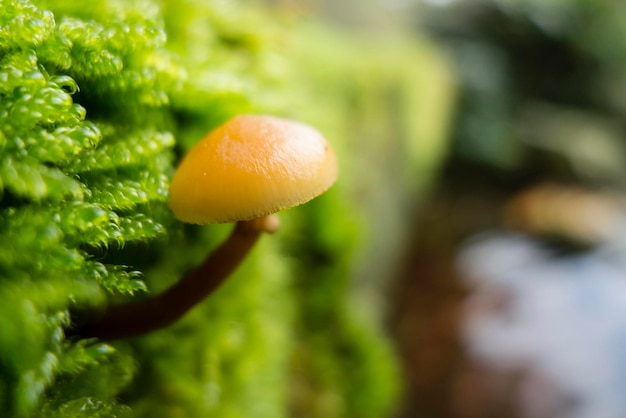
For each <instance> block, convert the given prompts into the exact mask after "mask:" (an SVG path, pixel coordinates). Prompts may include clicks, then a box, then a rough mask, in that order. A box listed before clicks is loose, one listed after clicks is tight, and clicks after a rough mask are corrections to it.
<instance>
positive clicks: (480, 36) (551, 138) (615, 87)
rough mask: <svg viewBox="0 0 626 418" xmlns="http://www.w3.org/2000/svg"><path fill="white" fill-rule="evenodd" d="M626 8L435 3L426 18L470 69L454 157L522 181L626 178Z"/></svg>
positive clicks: (595, 3) (600, 0) (619, 183)
mask: <svg viewBox="0 0 626 418" xmlns="http://www.w3.org/2000/svg"><path fill="white" fill-rule="evenodd" d="M625 13H626V4H624V3H623V2H614V1H611V0H559V1H550V2H544V1H539V0H522V1H520V0H481V1H476V2H469V1H456V2H450V4H449V5H447V6H441V7H431V8H429V9H427V12H425V13H424V15H423V22H427V25H429V26H430V27H431V28H432V30H433V33H435V34H436V35H437V37H438V38H439V39H440V40H442V41H443V42H445V44H446V45H447V47H449V48H450V50H451V51H452V52H453V54H454V55H455V57H456V61H457V65H458V68H459V69H460V75H461V79H462V90H463V95H462V103H461V111H460V112H459V113H458V115H459V117H458V124H457V126H458V128H457V130H456V132H455V135H454V141H453V152H454V155H456V156H457V157H458V159H455V160H454V162H452V161H451V164H454V165H456V166H457V167H458V169H459V172H461V171H464V170H465V171H466V169H467V167H468V165H470V166H471V165H473V166H478V165H480V166H482V167H483V169H487V170H491V172H495V173H498V174H499V175H500V177H501V178H502V179H504V178H508V179H509V180H513V185H514V186H520V185H521V186H523V185H524V184H528V183H532V182H533V181H536V180H538V178H549V179H553V180H559V181H568V182H570V181H574V182H582V183H586V184H588V185H601V186H607V185H608V186H616V187H623V186H624V179H625V178H626V169H625V167H626V149H625V148H626V145H625V143H624V138H625V137H626V136H625V132H624V124H623V121H624V118H625V116H626V102H625V101H624V97H626V95H625V94H624V93H625V92H624V85H626V84H625V83H624V81H625V80H624V67H623V63H624V58H626V37H625V36H624V31H625V29H624V24H623V16H624V14H625ZM463 167H465V168H463Z"/></svg>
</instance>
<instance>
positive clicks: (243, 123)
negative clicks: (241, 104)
mask: <svg viewBox="0 0 626 418" xmlns="http://www.w3.org/2000/svg"><path fill="white" fill-rule="evenodd" d="M337 171H338V170H337V159H336V156H335V153H334V152H333V150H332V149H331V148H330V146H329V145H328V143H327V142H326V140H325V139H324V137H323V136H322V135H321V134H320V133H319V132H318V131H317V130H315V129H314V128H312V127H310V126H308V125H305V124H302V123H299V122H295V121H291V120H287V119H281V118H277V117H272V116H253V115H241V116H236V117H234V118H232V119H230V120H229V121H228V122H226V123H225V124H223V125H222V126H220V127H219V128H217V129H216V130H214V131H213V132H211V133H209V134H208V135H207V136H206V137H205V138H204V139H203V140H202V141H200V142H199V143H198V144H197V145H196V146H195V147H193V148H192V149H191V151H189V153H188V154H187V155H186V156H185V158H184V159H183V161H182V162H181V164H180V166H179V167H178V169H177V170H176V173H175V174H174V178H173V179H172V183H171V185H170V196H169V205H170V208H171V209H172V211H173V212H174V215H175V216H176V217H177V218H178V219H180V220H182V221H184V222H189V223H196V224H207V223H223V222H234V221H240V220H250V219H254V218H259V217H262V216H266V215H269V214H271V213H274V212H277V211H279V210H281V209H286V208H290V207H293V206H297V205H300V204H302V203H305V202H307V201H309V200H311V199H313V198H314V197H316V196H318V195H320V194H322V193H323V192H324V191H326V190H327V189H328V188H329V187H330V186H331V185H332V184H333V183H334V182H335V180H336V179H337Z"/></svg>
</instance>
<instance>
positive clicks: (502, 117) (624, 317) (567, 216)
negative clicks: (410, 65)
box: [333, 0, 626, 418]
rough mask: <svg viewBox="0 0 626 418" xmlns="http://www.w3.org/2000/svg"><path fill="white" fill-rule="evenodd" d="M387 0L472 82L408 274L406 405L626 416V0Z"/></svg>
mask: <svg viewBox="0 0 626 418" xmlns="http://www.w3.org/2000/svg"><path fill="white" fill-rule="evenodd" d="M383 3H384V4H383ZM379 6H380V7H382V8H384V9H385V10H386V12H387V13H388V14H387V15H386V16H387V18H389V19H391V21H394V22H398V23H397V24H398V25H407V26H408V27H410V28H412V29H413V30H414V31H415V32H416V33H418V34H419V36H426V37H428V38H429V39H431V40H432V41H434V42H435V44H436V45H437V47H438V48H440V49H441V50H442V51H445V54H446V56H447V57H448V58H449V62H450V63H451V66H452V68H453V71H454V73H455V75H456V77H457V79H456V82H455V85H456V87H457V89H458V90H457V101H456V103H455V112H454V116H453V117H452V118H451V122H450V135H449V143H448V144H449V145H448V148H447V151H446V155H445V157H443V159H442V166H441V171H440V172H439V175H438V176H437V177H436V179H435V180H434V181H433V182H432V184H431V186H430V188H429V190H428V191H427V192H425V193H424V194H423V195H422V198H421V199H420V203H419V204H418V205H417V207H416V210H415V211H414V216H413V218H412V222H411V226H412V233H411V238H410V240H409V241H410V243H409V244H408V246H407V250H406V252H405V253H404V262H403V263H401V264H400V265H401V267H400V268H399V269H398V271H397V275H396V276H395V279H394V280H393V285H392V286H391V290H390V305H389V312H388V317H387V324H388V327H389V329H390V331H391V333H392V335H393V338H394V339H395V342H396V344H397V349H398V350H399V353H400V356H401V359H402V371H403V375H404V377H405V381H406V383H407V387H406V391H405V396H404V400H403V402H402V407H401V411H400V413H399V415H398V416H399V417H406V418H409V417H467V418H470V417H472V418H473V417H525V418H526V417H533V418H535V417H537V418H539V417H543V418H548V417H580V418H583V417H588V418H591V417H607V418H608V417H623V416H626V401H624V397H623V392H624V390H625V383H626V362H625V361H624V359H625V358H626V303H625V302H626V252H625V251H626V246H625V245H624V244H625V235H624V185H625V180H626V175H625V174H626V173H625V170H626V150H625V145H626V141H625V139H624V138H625V136H624V134H625V132H624V128H625V124H624V120H625V118H624V116H625V112H626V107H625V104H626V102H625V100H624V98H625V97H626V94H625V90H624V89H625V86H626V83H625V81H626V80H625V79H624V77H625V74H626V67H625V65H626V59H625V58H626V36H625V35H626V33H625V31H626V20H625V19H626V5H625V4H624V3H622V2H614V1H610V0H608V1H603V0H582V1H579V0H554V1H543V0H480V1H479V0H472V1H469V0H466V1H463V0H457V1H455V0H430V1H428V0H424V1H422V2H418V1H393V2H379ZM333 13H338V14H339V15H341V16H342V18H343V19H346V15H349V13H348V14H344V13H343V12H342V11H337V10H333ZM379 15H380V14H379ZM390 16H391V17H390ZM370 18H371V16H370ZM364 19H365V17H364ZM369 22H370V23H369V24H371V22H372V20H369ZM388 23H389V20H387V21H386V24H388Z"/></svg>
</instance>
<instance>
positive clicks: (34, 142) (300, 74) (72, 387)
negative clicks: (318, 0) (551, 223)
mask: <svg viewBox="0 0 626 418" xmlns="http://www.w3.org/2000/svg"><path fill="white" fill-rule="evenodd" d="M331 41H332V42H331ZM391 44H392V43H389V44H387V45H391ZM323 45H329V47H327V48H326V47H322V46H323ZM330 45H332V47H330ZM384 45H385V44H384V43H376V44H375V46H374V47H373V48H372V46H370V45H369V41H367V40H365V41H364V40H358V39H353V38H350V36H348V35H346V34H344V33H341V32H337V31H331V30H329V29H327V28H325V27H323V26H319V25H313V26H311V25H308V24H307V25H305V24H304V23H303V24H302V25H294V24H293V22H291V23H290V22H289V21H288V20H283V19H282V18H281V17H279V15H278V13H277V12H273V13H272V12H269V11H267V10H264V9H261V8H258V7H256V6H253V5H251V4H249V3H244V2H204V1H194V0H185V1H165V0H163V1H161V2H150V1H121V0H120V1H113V0H96V1H93V2H90V4H89V6H88V7H85V5H84V2H82V1H67V0H63V1H61V0H58V1H53V0H50V1H43V0H42V1H36V2H33V3H31V2H28V1H25V0H21V1H20V0H7V1H5V2H4V3H3V7H2V8H0V192H1V193H2V194H1V197H0V241H1V242H2V243H3V244H2V246H0V315H1V316H2V318H10V320H8V319H7V320H4V321H3V324H2V326H1V327H0V410H2V411H3V413H5V414H6V416H10V417H35V416H37V417H39V416H50V417H81V416H85V417H87V416H89V417H94V416H98V417H113V416H138V417H140V416H145V417H152V416H167V417H177V416H180V417H191V416H219V417H220V418H227V417H242V416H245V417H259V418H273V417H277V418H278V417H286V416H288V415H290V414H291V415H294V416H299V417H307V416H310V417H325V418H326V417H360V418H362V417H382V416H387V414H388V413H389V411H390V410H391V408H392V405H393V402H394V399H395V396H396V395H397V393H398V375H397V370H396V365H395V362H394V360H393V354H392V349H391V346H390V344H389V342H388V341H387V340H386V339H385V337H384V335H383V333H382V332H381V326H380V323H379V320H380V315H379V313H380V306H379V305H378V304H376V305H374V307H373V308H372V309H373V310H375V311H376V312H377V313H376V314H374V315H371V316H369V315H368V316H366V315H363V314H362V312H361V311H359V309H358V305H357V304H355V303H354V298H355V289H361V288H362V287H363V282H362V279H363V277H364V276H363V275H362V274H361V273H362V271H361V269H359V268H357V266H356V262H357V260H363V256H364V254H367V253H368V251H369V252H371V251H372V248H374V249H375V247H372V246H371V245H370V246H368V245H363V244H362V243H363V241H368V242H369V241H370V238H371V234H377V238H378V239H380V240H381V242H384V243H389V242H393V241H394V239H395V238H394V237H395V233H396V231H397V228H396V229H394V228H387V227H386V226H385V225H387V226H389V225H390V224H388V223H385V224H380V225H381V226H376V225H378V224H376V225H374V224H373V220H374V219H376V218H377V217H378V216H379V215H380V212H382V211H386V210H388V209H389V208H396V207H397V206H402V205H404V203H406V200H405V199H404V198H395V199H391V200H388V201H387V202H388V203H387V204H386V205H387V206H382V207H379V206H377V205H376V204H375V203H376V196H375V194H372V193H371V191H370V189H368V188H367V184H368V182H370V181H371V180H372V179H373V182H375V183H379V184H382V185H383V186H385V190H388V191H389V196H392V197H394V196H399V195H402V194H404V193H406V192H407V191H409V190H411V188H412V187H415V182H414V181H413V180H412V178H413V177H412V176H413V175H415V173H416V172H417V171H414V169H415V168H416V164H424V165H426V162H425V161H427V162H428V164H429V165H428V169H429V170H432V169H433V167H434V166H435V165H434V164H433V162H434V161H435V160H436V159H437V158H438V152H439V151H438V150H439V149H440V144H441V142H442V136H443V133H442V132H441V131H437V129H440V125H437V123H433V128H432V130H431V131H429V130H428V129H424V128H420V127H417V126H415V124H414V122H413V119H412V116H413V115H412V113H411V111H410V110H409V109H411V108H412V107H414V106H418V107H419V106H422V107H424V105H423V104H419V103H418V102H419V100H418V96H419V95H417V94H416V93H407V92H408V90H406V89H405V88H407V87H410V88H411V90H410V91H411V92H412V91H413V90H412V89H413V88H417V86H418V85H423V84H421V83H419V82H418V81H416V80H415V79H414V78H413V77H411V76H410V71H409V70H407V68H408V66H410V65H414V64H415V65H417V64H419V63H420V62H421V61H425V62H433V61H434V62H438V61H437V60H438V58H436V57H434V55H433V54H432V53H428V54H424V55H420V52H418V51H416V50H414V49H412V47H409V46H402V47H400V48H399V49H398V50H395V52H393V53H389V52H388V51H387V52H385V53H383V52H382V51H386V50H387V48H385V47H384ZM403 45H405V44H403ZM407 45H408V44H407ZM405 54H406V56H405ZM381 57H382V58H381ZM407 57H410V58H407ZM381 61H387V62H396V63H397V64H398V65H400V67H399V68H400V69H397V68H398V67H397V66H395V65H383V64H381ZM318 62H323V63H324V65H316V63H318ZM432 68H435V69H436V70H433V71H434V72H439V70H440V69H441V68H442V67H441V66H439V67H438V66H437V64H433V65H432ZM440 80H442V81H440V84H441V85H445V84H446V80H445V77H440ZM444 91H446V90H444ZM435 93H438V92H437V91H435ZM435 93H432V94H435ZM381 98H382V99H383V100H382V101H381ZM420 103H421V102H420ZM440 108H441V109H443V108H445V101H444V102H443V103H442V104H441V105H440ZM244 112H259V113H261V112H262V113H276V114H280V115H283V116H288V117H294V118H297V119H301V120H304V121H307V122H309V123H312V124H314V125H315V126H318V127H319V128H320V129H321V130H322V131H323V132H325V133H326V134H327V136H328V137H329V139H330V141H331V142H332V143H333V145H335V147H336V148H337V150H338V153H339V155H340V160H341V164H342V179H341V181H340V183H339V184H338V185H337V186H336V187H335V188H334V189H333V190H332V191H331V192H330V193H328V194H326V195H324V196H323V197H322V198H319V199H318V200H315V201H314V202H311V203H310V204H309V205H307V206H304V207H303V208H299V209H297V210H293V211H291V212H287V213H285V214H284V215H283V220H284V227H283V230H282V231H281V233H280V234H279V235H278V236H276V237H265V238H264V239H263V240H262V242H261V244H260V245H259V246H258V247H257V248H256V249H255V250H254V252H253V254H252V255H251V256H250V257H249V258H248V259H247V260H246V261H245V263H244V264H243V266H241V268H240V269H239V270H238V271H237V272H236V274H235V275H233V277H232V278H231V279H229V281H228V282H227V283H226V284H225V285H224V286H223V287H222V288H221V289H219V291H218V292H216V294H215V295H213V296H212V297H211V298H210V299H209V300H208V301H206V302H205V303H203V304H202V305H201V306H199V307H198V308H196V309H194V310H193V311H192V312H191V313H190V314H189V315H187V316H186V317H185V318H184V319H183V320H181V321H180V322H179V323H177V324H175V325H173V326H171V327H169V328H167V329H164V330H161V331H158V332H155V333H153V334H151V335H148V336H145V337H142V338H137V339H133V340H131V341H126V342H117V343H114V344H113V343H104V342H99V341H97V340H80V339H76V338H70V339H68V338H65V334H64V329H65V328H66V327H67V326H68V324H69V323H70V318H69V315H70V311H72V312H76V313H80V312H82V311H84V310H86V309H93V308H97V307H99V306H101V305H102V304H103V303H104V300H105V298H109V299H112V300H124V299H128V298H134V297H144V296H145V293H146V292H158V291H160V290H162V289H164V288H166V287H167V286H169V285H170V284H172V283H174V282H175V281H177V280H178V279H179V278H180V277H181V275H183V274H184V272H185V271H187V270H189V269H190V268H192V267H193V266H194V265H197V264H198V263H199V262H200V260H202V258H203V257H204V256H205V255H206V254H207V252H208V251H209V250H210V248H212V247H214V246H215V245H216V244H217V243H218V242H219V241H220V240H221V239H222V238H223V237H224V236H225V234H226V233H227V232H228V229H229V227H228V226H212V227H196V226H185V225H182V224H181V223H179V222H177V221H176V220H174V219H173V217H172V215H171V214H170V212H169V210H168V209H167V207H166V199H167V188H168V182H169V179H170V177H171V174H172V172H173V168H174V165H175V162H176V161H177V159H178V158H179V157H180V155H181V154H182V153H184V152H185V150H187V149H188V148H189V147H190V146H192V145H193V144H194V143H195V142H197V141H198V140H199V139H200V138H201V137H202V136H203V135H204V134H206V132H207V131H208V130H210V129H211V128H213V127H215V126H217V125H218V124H219V123H221V122H223V121H224V120H225V119H227V118H229V117H230V116H232V115H235V114H237V113H244ZM433 117H434V116H433ZM420 120H421V119H420ZM441 120H442V121H443V120H445V117H441ZM415 136H420V137H422V136H423V137H425V138H426V143H427V144H430V145H428V146H426V147H425V148H423V147H422V145H421V144H423V143H424V142H422V141H419V142H413V140H414V137H415ZM407 147H408V149H410V151H409V152H408V153H407V155H408V156H409V158H406V157H404V156H403V155H404V154H405V153H404V150H405V149H407ZM428 151H432V152H430V153H428ZM374 155H378V156H380V155H385V158H384V159H383V160H382V161H376V160H375V159H372V156H374ZM423 155H430V156H431V157H428V158H426V157H423ZM398 157H402V158H400V159H399V160H395V159H396V158H398ZM394 161H400V164H402V165H404V164H407V165H408V166H411V167H412V169H411V170H410V172H404V173H402V176H401V177H398V176H396V174H397V172H396V171H394V170H391V169H390V167H391V166H392V165H393V164H394ZM364 162H365V163H367V164H377V168H378V169H379V170H378V171H377V170H369V169H368V170H367V171H368V172H370V175H374V174H373V173H375V172H378V173H379V174H380V175H378V176H376V175H374V177H367V178H359V177H358V176H357V175H356V173H357V171H361V172H362V170H361V169H359V170H355V169H356V168H357V167H358V166H359V165H362V164H363V163H364ZM397 179H401V181H395V182H394V180H397ZM392 184H393V187H387V186H391V185H392ZM364 191H365V193H364ZM363 197H365V200H362V198H363ZM372 207H374V208H378V209H376V210H369V209H367V208H372ZM394 210H395V209H394ZM396 213H400V214H401V213H402V212H396ZM400 218H401V217H400ZM398 222H400V221H398ZM393 225H396V226H397V225H398V223H396V224H393ZM359 257H360V258H359ZM373 264H374V263H369V264H367V263H364V265H366V266H373ZM374 271H377V272H378V273H377V274H378V275H379V276H380V277H383V275H384V274H385V272H384V271H383V270H381V269H378V270H374ZM387 273H388V272H387ZM380 277H379V278H378V279H380ZM357 279H358V280H357ZM365 287H367V286H365ZM368 300H369V299H368ZM78 319H80V315H78Z"/></svg>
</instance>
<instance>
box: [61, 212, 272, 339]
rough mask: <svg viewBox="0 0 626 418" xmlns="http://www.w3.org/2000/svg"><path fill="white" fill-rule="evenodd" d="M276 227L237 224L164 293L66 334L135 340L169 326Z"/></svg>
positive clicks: (113, 309)
mask: <svg viewBox="0 0 626 418" xmlns="http://www.w3.org/2000/svg"><path fill="white" fill-rule="evenodd" d="M278 228H279V219H278V216H277V215H268V216H264V217H261V218H257V219H252V220H250V221H239V222H237V224H236V226H235V228H234V229H233V232H232V233H231V234H230V236H229V237H228V238H227V240H226V241H224V242H223V243H222V244H221V245H220V246H219V247H218V248H217V249H216V250H215V251H214V252H213V253H211V254H210V255H209V256H208V257H207V258H206V259H205V260H204V262H203V263H202V265H200V266H199V267H198V268H196V269H195V270H193V271H192V272H190V273H189V274H187V275H186V276H185V277H183V278H182V279H181V280H180V281H179V282H178V283H176V284H175V285H173V286H172V287H170V288H169V289H168V290H166V291H165V292H163V293H161V294H159V295H156V296H154V297H149V298H147V299H142V300H139V301H131V302H128V303H123V304H118V305H109V306H107V307H106V308H105V310H104V312H103V313H102V315H101V316H99V317H97V318H94V319H92V320H90V321H88V322H87V323H85V324H84V325H82V326H80V327H79V328H78V329H76V330H73V332H72V331H70V334H73V335H78V336H80V337H96V338H102V339H109V340H111V339H120V338H129V337H135V336H138V335H141V334H145V333H147V332H150V331H154V330H157V329H160V328H163V327H166V326H168V325H170V324H171V323H173V322H175V321H177V320H178V319H180V318H181V317H182V316H183V315H185V314H186V313H187V312H188V311H189V310H190V309H191V308H193V307H194V306H196V305H197V304H198V303H200V302H202V301H203V300H204V299H205V298H206V297H207V296H209V295H210V294H211V293H212V292H213V291H215V290H216V289H217V288H218V287H219V285H220V284H222V283H223V282H224V280H225V279H226V278H227V277H228V276H229V275H230V274H231V273H232V272H233V271H234V270H235V269H236V268H237V266H238V265H239V263H241V261H242V260H243V259H244V258H245V257H246V255H247V254H248V252H249V251H250V249H251V248H252V247H253V246H254V244H255V243H256V242H257V240H258V238H259V236H260V235H261V233H263V232H267V233H274V232H276V231H277V230H278Z"/></svg>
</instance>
